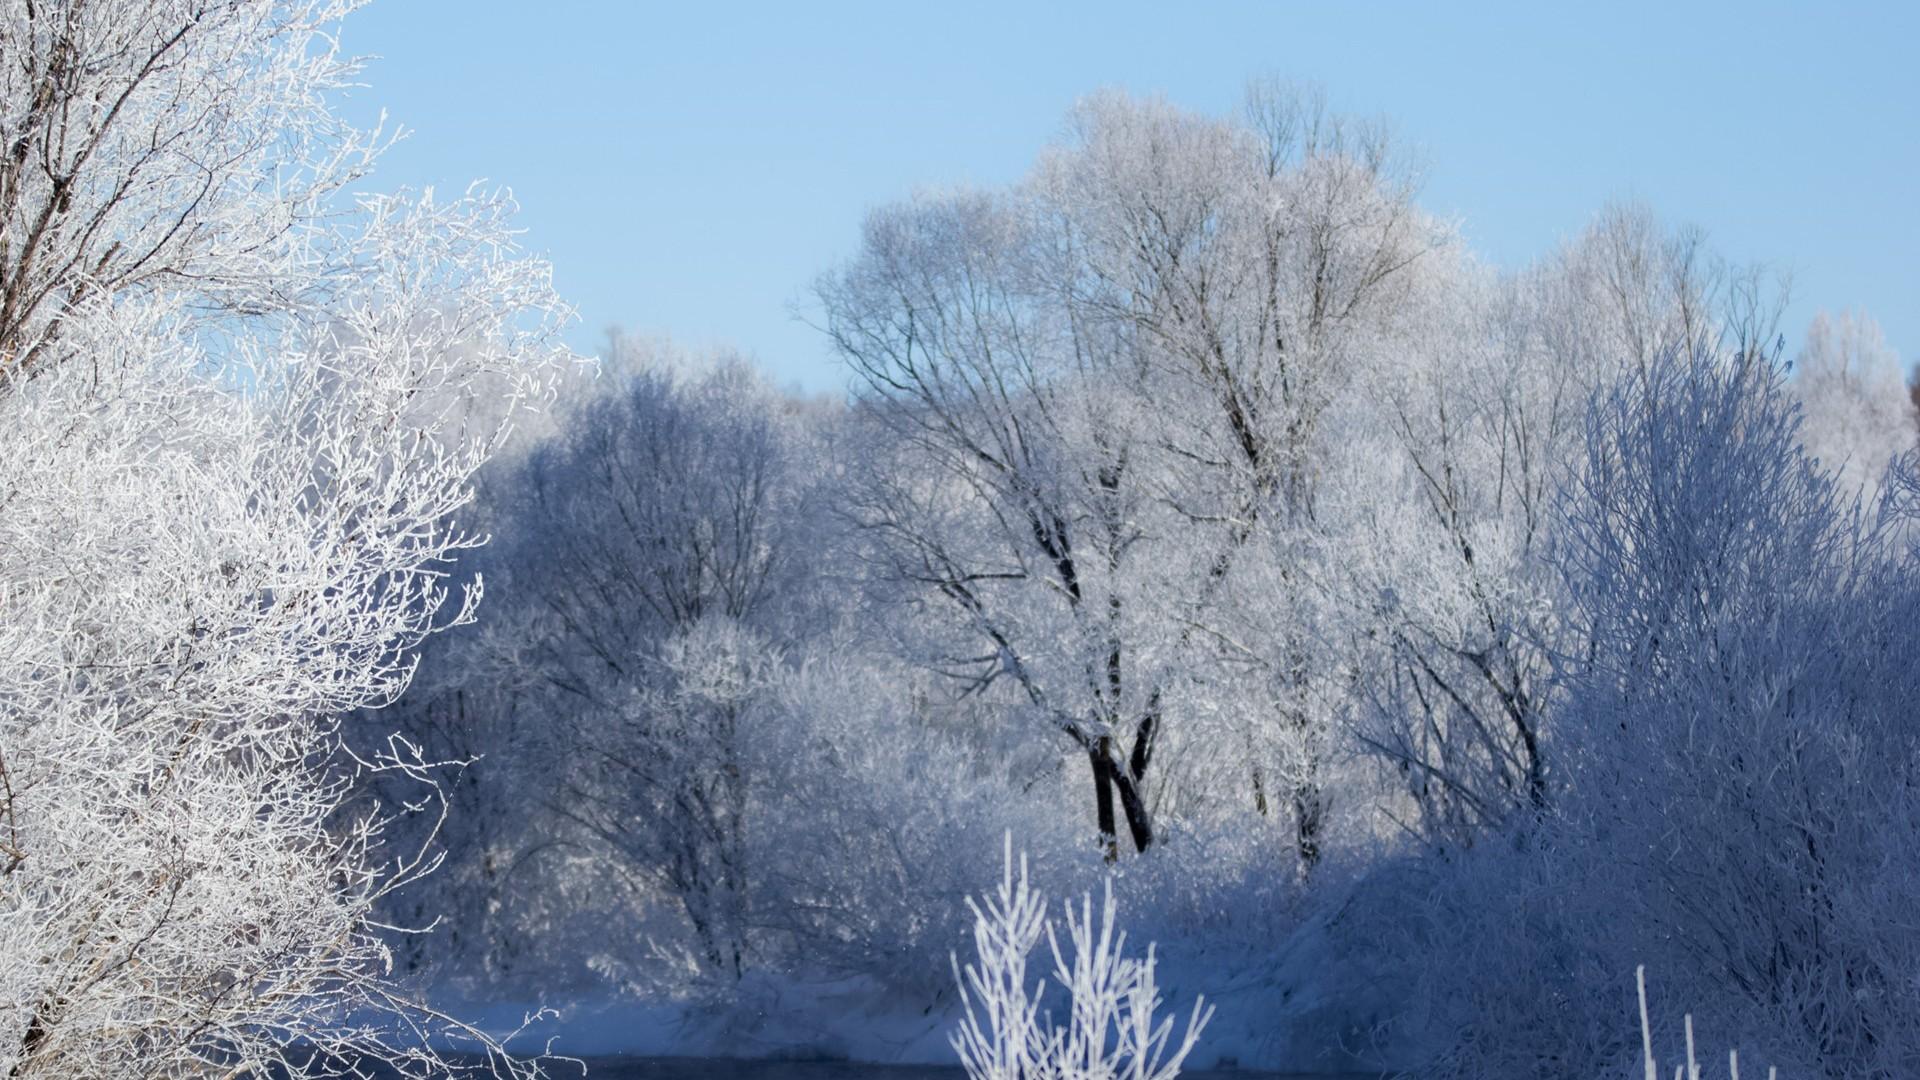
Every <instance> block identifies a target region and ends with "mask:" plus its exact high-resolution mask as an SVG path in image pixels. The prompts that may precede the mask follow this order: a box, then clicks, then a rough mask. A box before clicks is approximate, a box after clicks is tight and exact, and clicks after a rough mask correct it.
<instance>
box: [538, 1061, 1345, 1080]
mask: <svg viewBox="0 0 1920 1080" xmlns="http://www.w3.org/2000/svg"><path fill="white" fill-rule="evenodd" d="M588 1065H589V1070H588V1074H587V1075H588V1076H589V1077H591V1078H593V1080H963V1078H964V1077H965V1076H966V1074H965V1073H963V1072H962V1071H961V1070H960V1069H959V1068H958V1067H954V1066H935V1065H856V1064H851V1063H848V1062H844V1061H742V1060H736V1059H731V1058H644V1057H613V1058H595V1059H592V1060H590V1061H589V1062H588ZM556 1075H564V1074H563V1073H561V1072H560V1071H559V1070H556ZM1180 1075H1181V1077H1182V1078H1183V1080H1358V1075H1357V1074H1347V1075H1346V1076H1337V1075H1334V1074H1327V1073H1316V1074H1306V1073H1268V1072H1251V1071H1240V1070H1235V1071H1227V1072H1218V1071H1205V1072H1183V1073H1181V1074H1180Z"/></svg>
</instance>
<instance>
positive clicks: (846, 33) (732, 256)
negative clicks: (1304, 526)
mask: <svg viewBox="0 0 1920 1080" xmlns="http://www.w3.org/2000/svg"><path fill="white" fill-rule="evenodd" d="M1457 6H1458V5H1449V4H1434V3H1428V4H1419V5H1414V4H1406V5H1398V4H1359V3H1354V4H1333V3H1313V4H1308V3H1265V4H1257V3H1217V4H1210V3H1199V2H1188V3H1180V4H1173V3H1168V4H1162V5H1148V4H1136V3H1124V2H1122V3H1104V4H1091V3H1085V4H1082V3H1056V4H1040V3H1024V4H1022V3H1007V4H1002V3H951V2H949V3H943V4H917V5H915V4H906V3H893V4H885V3H873V4H851V3H849V4H836V3H825V2H821V3H808V4H801V3H783V4H773V3H766V4H744V5H727V4H719V3H677V4H654V3H639V2H635V3H625V2H614V0H548V2H546V3H544V4H539V5H530V4H527V3H526V2H525V0H516V2H505V0H381V2H378V3H375V4H373V5H372V6H371V7H369V8H367V9H365V10H363V11H361V12H359V13H357V14H355V15H354V16H352V17H351V18H350V19H349V21H348V23H347V25H346V28H345V31H344V33H343V42H344V45H345V48H346V49H347V50H348V51H349V52H352V53H357V54H374V55H377V56H378V57H379V58H380V59H378V60H377V61H376V62H374V63H373V64H372V65H371V66H370V68H369V69H368V71H367V73H366V81H367V82H368V83H369V84H370V86H369V87H368V88H367V89H366V90H362V91H359V92H357V93H356V95H355V98H354V100H353V102H352V103H351V105H350V114H351V115H355V116H358V117H366V116H369V115H371V113H372V110H374V109H375V108H379V107H384V108H385V109H386V110H387V111H388V112H389V114H390V115H391V117H392V119H393V120H395V121H397V122H399V123H400V124H402V125H404V126H406V127H407V128H408V129H410V130H411V131H412V132H413V134H412V135H411V136H410V137H409V138H408V140H407V141H405V142H404V143H402V144H401V145H400V146H399V147H398V148H396V149H395V150H394V151H393V152H392V154H391V155H390V156H389V157H388V158H387V159H386V160H385V162H384V163H383V164H382V166H381V170H380V184H379V186H382V187H392V186H399V185H410V186H419V185H423V184H434V185H437V186H439V187H442V188H453V189H459V188H463V187H464V186H465V185H466V183H467V182H468V181H470V180H473V179H477V178H482V177H484V178H487V179H489V180H492V181H494V182H497V183H502V184H506V185H509V186H511V187H512V188H513V189H514V192H515V194H516V195H517V196H518V197H519V199H520V201H521V203H522V205H523V208H524V213H523V217H522V221H523V224H524V225H525V226H526V227H527V229H528V237H527V242H528V245H529V246H530V247H532V248H534V249H535V250H539V251H541V252H543V253H545V254H546V255H548V256H549V257H550V258H551V259H552V260H553V262H554V265H555V277H556V280H557V284H558V286H559V288H560V290H561V291H562V292H563V293H564V294H565V295H566V296H567V297H568V298H569V299H570V300H571V301H572V302H573V303H574V304H576V305H577V306H578V308H579V309H580V313H581V317H582V320H581V324H580V326H579V327H577V328H576V330H575V332H574V336H573V340H574V342H575V344H576V345H578V346H579V347H582V348H591V347H592V346H593V345H594V344H595V343H596V342H597V341H598V340H599V339H600V337H601V333H602V331H603V330H604V329H605V328H606V327H608V326H610V325H613V324H619V325H621V326H623V327H625V328H627V329H628V330H630V331H633V332H638V333H648V334H664V335H669V336H671V337H673V338H675V339H677V340H679V341H682V342H685V343H687V344H690V345H696V346H698V345H710V344H733V345H736V346H738V347H740V348H741V349H743V350H745V351H746V352H748V353H750V354H751V355H753V356H754V357H755V358H756V359H758V360H759V361H760V362H761V363H762V364H764V365H765V366H766V367H767V368H769V369H770V370H771V371H773V372H774V373H775V374H776V376H777V377H779V378H780V379H781V380H782V381H784V382H789V383H796V384H799V385H802V386H804V387H806V388H809V389H813V390H834V389H838V388H840V387H842V386H844V385H845V382H846V380H845V377H844V375H843V373H842V372H840V371H839V369H838V368H837V367H836V366H835V365H834V363H833V361H832V359H831V356H830V354H829V352H828V350H827V348H826V347H825V345H824V343H823V342H822V340H821V339H820V336H819V334H818V333H817V332H815V331H814V330H812V329H810V328H809V327H808V326H806V325H805V324H804V323H802V322H800V321H797V320H795V319H794V317H793V313H794V310H795V307H796V305H799V306H801V307H802V308H803V309H804V306H805V304H806V301H807V290H808V288H809V285H810V283H811V282H812V280H813V279H814V278H815V277H816V276H817V275H818V274H819V273H820V272H821V271H822V270H824V269H826V268H828V267H829V266H831V265H833V264H834V263H836V262H837V261H839V260H841V259H844V258H846V257H847V256H848V255H849V254H851V251H852V248H853V245H854V244H855V242H856V241H857V238H858V230H859V223H860V219H861V216H862V214H863V213H864V212H865V211H866V209H867V208H869V207H871V206H874V205H876V204H879V203H884V202H888V201H891V200H894V199H897V198H900V197H902V196H904V195H906V194H907V193H909V192H910V191H912V190H913V189H914V188H915V187H916V186H922V185H945V184H953V183H975V184H1000V183H1005V182H1009V181H1012V180H1015V179H1017V178H1018V177H1019V176H1020V175H1021V174H1022V173H1024V171H1025V170H1026V168H1027V166H1028V164H1029V163H1030V162H1031V161H1032V160H1033V157H1034V155H1035V153H1036V152H1037V151H1038V150H1039V149H1040V148H1041V147H1042V146H1043V145H1044V144H1045V143H1046V142H1047V141H1048V140H1049V139H1051V138H1052V137H1053V136H1054V135H1055V134H1056V132H1057V131H1058V129H1059V126H1060V123H1061V118H1062V116H1063V115H1064V113H1065V111H1066V109H1067V107H1068V106H1069V105H1070V104H1071V103H1072V102H1073V101H1074V100H1075V99H1076V98H1078V97H1079V96H1081V95H1083V94H1085V93H1088V92H1090V91H1093V90H1095V89H1098V88H1100V87H1105V86H1122V87H1125V88H1127V89H1129V90H1132V91H1135V92H1139V93H1157V94H1162V95H1164V96H1165V97H1167V98H1168V99H1169V100H1171V101H1173V102H1175V103H1176V104H1180V105H1183V106H1187V107H1190V108H1193V109H1197V110H1201V111H1207V112H1225V111H1227V110H1230V109H1232V108H1234V107H1236V106H1237V103H1238V100H1239V96H1240V93H1241V91H1242V88H1243V87H1244V85H1245V82H1246V80H1247V79H1248V78H1249V77H1250V76H1254V75H1259V74H1264V73H1272V74H1278V75H1280V76H1283V77H1286V78H1293V79H1300V80H1306V81H1314V82H1318V83H1320V84H1322V85H1323V86H1325V88H1326V90H1327V92H1328V95H1329V98H1330V100H1331V101H1332V103H1333V104H1334V105H1335V106H1336V107H1337V108H1340V109H1341V110H1343V111H1350V112H1359V113H1367V114H1381V115H1384V116H1386V117H1388V118H1389V119H1391V120H1392V121H1393V123H1394V125H1395V128H1396V130H1397V131H1398V133H1399V134H1400V136H1401V137H1402V138H1403V139H1404V140H1405V141H1407V142H1408V143H1410V144H1412V145H1413V146H1415V147H1417V149H1418V150H1419V152H1420V155H1421V157H1422V159H1423V160H1424V162H1425V165H1426V169H1425V175H1426V183H1425V187H1424V195H1423V198H1422V202H1423V204H1424V205H1425V206H1426V207H1427V208H1428V209H1429V210H1432V211H1434V212H1437V213H1440V214H1442V215H1444V216H1448V217H1452V218H1456V219H1457V220H1459V221H1460V222H1461V225H1462V227H1463V230H1464V232H1465V233H1466V235H1467V237H1468V239H1469V240H1470V242H1471V243H1472V244H1473V246H1474V248H1475V249H1476V250H1477V251H1479V252H1480V253H1481V254H1482V256H1483V257H1485V258H1487V259H1489V260H1490V261H1492V262H1494V263H1496V264H1498V265H1503V266H1518V265H1521V264H1524V263H1525V262H1526V261H1528V260H1529V259H1531V258H1533V257H1534V256H1536V255H1538V254H1540V253H1542V252H1544V251H1546V250H1548V249H1549V248H1551V247H1552V246H1553V245H1554V244H1555V243H1557V242H1558V241H1559V240H1561V239H1563V238H1565V237H1567V236H1569V235H1571V234H1573V233H1575V232H1577V231H1578V230H1579V229H1580V228H1581V227H1582V226H1583V225H1584V224H1585V223H1586V222H1587V221H1588V220H1589V219H1590V218H1591V216H1592V215H1593V214H1594V212H1595V211H1597V210H1598V209H1599V208H1600V206H1601V205H1602V204H1603V203H1604V202H1606V201H1607V200H1608V199H1610V198H1615V197H1629V198H1639V199H1642V200H1645V201H1646V202H1648V203H1649V204H1651V205H1652V206H1653V207H1654V209H1655V210H1656V211H1658V212H1659V213H1660V214H1661V216H1662V217H1663V218H1665V219H1666V220H1668V221H1671V222H1689V223H1692V224H1696V225H1699V226H1702V227H1704V228H1705V229H1707V230H1708V232H1709V234H1710V235H1711V237H1712V239H1713V241H1714V243H1715V245H1716V246H1717V247H1718V248H1719V249H1720V250H1721V251H1722V252H1724V253H1725V254H1727V255H1728V256H1730V257H1732V258H1734V259H1736V260H1740V261H1747V260H1755V259H1760V260H1765V261H1767V262H1769V263H1770V264H1774V265H1777V266H1780V267H1783V268H1785V269H1787V270H1789V271H1791V272H1792V274H1793V277H1794V294H1795V303H1794V306H1793V308H1792V309H1791V310H1790V311H1789V314H1788V320H1787V325H1786V327H1785V329H1786V331H1787V334H1788V338H1789V342H1790V344H1791V343H1792V342H1793V341H1794V340H1795V339H1796V338H1797V337H1798V335H1799V334H1800V332H1801V331H1802V330H1803V328H1804V327H1805V325H1806V322H1807V320H1808V319H1810V318H1811V316H1812V314H1813V312H1814V311H1815V310H1817V309H1819V308H1822V307H1825V308H1830V309H1838V308H1842V307H1850V306H1860V307H1864V308H1865V309H1866V310H1867V311H1868V312H1869V313H1870V314H1871V315H1873V316H1874V317H1875V318H1876V319H1878V320H1879V321H1880V323H1881V325H1882V326H1883V327H1884V329H1885V330H1886V334H1887V338H1888V340H1889V342H1890V343H1891V344H1892V345H1893V346H1894V348H1895V349H1896V350H1898V351H1899V353H1900V354H1901V356H1902V357H1903V359H1904V360H1905V361H1906V362H1908V363H1911V362H1913V361H1914V360H1916V359H1920V197H1917V196H1920V190H1917V188H1920V3H1912V2H1908V3H1886V4H1879V5H1845V4H1831V5H1822V6H1821V7H1819V8H1817V9H1816V8H1815V7H1814V6H1812V5H1807V6H1784V5H1769V4H1762V3H1752V2H1749V3H1741V4H1702V5H1692V6H1688V7H1686V8H1685V9H1684V10H1667V8H1666V7H1665V6H1661V5H1647V6H1634V5H1624V4H1608V5H1598V4H1594V5H1563V4H1525V5H1521V4H1515V5H1503V6H1478V7H1475V8H1474V9H1473V10H1472V11H1462V10H1455V8H1456V7H1457ZM535 10H538V12H539V14H537V15H530V14H529V12H531V11H535Z"/></svg>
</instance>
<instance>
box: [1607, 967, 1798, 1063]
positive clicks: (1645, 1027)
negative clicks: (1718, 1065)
mask: <svg viewBox="0 0 1920 1080" xmlns="http://www.w3.org/2000/svg"><path fill="white" fill-rule="evenodd" d="M1633 980H1634V983H1635V984H1636V989H1638V990H1639V992H1640V1060H1641V1064H1642V1065H1643V1066H1644V1067H1645V1069H1646V1080H1660V1063H1659V1062H1658V1061H1656V1060H1655V1059H1654V1056H1653V1025H1652V1024H1651V1023H1650V1022H1649V1021H1648V1020H1647V969H1646V968H1645V967H1637V968H1634V969H1633ZM1684 1023H1685V1024H1686V1029H1687V1063H1686V1064H1685V1065H1675V1066H1674V1067H1673V1076H1674V1080H1682V1078H1683V1077H1684V1078H1685V1080H1700V1062H1699V1060H1698V1059H1697V1058H1695V1057H1694V1051H1693V1015H1692V1014H1691V1013H1689V1014H1688V1015H1687V1017H1686V1020H1685V1021H1684ZM1778 1075H1779V1070H1777V1069H1771V1068H1770V1069H1768V1070H1767V1080H1776V1078H1777V1077H1778ZM1727 1076H1728V1078H1729V1080H1740V1051H1738V1050H1729V1051H1727Z"/></svg>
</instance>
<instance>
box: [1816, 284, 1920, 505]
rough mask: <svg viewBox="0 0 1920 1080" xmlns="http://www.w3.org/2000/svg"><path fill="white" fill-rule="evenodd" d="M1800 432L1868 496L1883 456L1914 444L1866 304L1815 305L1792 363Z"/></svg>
mask: <svg viewBox="0 0 1920 1080" xmlns="http://www.w3.org/2000/svg"><path fill="white" fill-rule="evenodd" d="M1792 386H1793V390H1794V395H1795V396H1796V397H1797V398H1798V399H1799V401H1800V408H1801V411H1802V421H1801V425H1800V438H1801V441H1802V442H1804V443H1805V445H1806V447H1807V452H1808V453H1810V454H1812V455H1813V456H1814V457H1815V458H1817V459H1819V461H1820V462H1821V463H1822V464H1824V465H1825V466H1826V467H1827V468H1828V469H1831V470H1833V471H1834V472H1835V473H1836V474H1837V475H1838V476H1839V478H1840V482H1841V484H1842V485H1843V486H1844V487H1846V488H1848V489H1851V490H1858V491H1862V492H1864V493H1865V494H1867V495H1868V496H1869V497H1871V495H1872V493H1874V492H1875V491H1877V490H1878V489H1879V485H1880V478H1881V474H1882V473H1884V472H1885V471H1886V467H1887V462H1888V461H1889V460H1890V459H1892V458H1894V457H1896V456H1898V455H1900V454H1903V453H1906V452H1907V451H1909V450H1912V449H1913V448H1914V442H1915V434H1916V433H1915V430H1914V423H1915V416H1916V414H1915V412H1914V408H1913V404H1912V401H1911V399H1910V397H1909V394H1908V390H1907V386H1906V382H1905V379H1904V378H1903V376H1902V372H1901V368H1900V358H1899V357H1898V356H1897V355H1896V354H1895V353H1894V351H1893V350H1892V349H1891V348H1889V347H1888V345H1887V342H1886V338H1885V337H1883V336H1882V335H1881V333H1880V326H1879V324H1878V323H1875V322H1874V321H1873V320H1872V319H1871V318H1869V317H1868V316H1867V315H1866V314H1865V313H1864V312H1851V311H1849V312H1842V313H1841V314H1840V315H1839V316H1838V317H1837V318H1836V317H1831V316H1829V315H1828V314H1827V313H1826V312H1824V311H1823V312H1820V313H1819V314H1817V315H1815V316H1814V317H1813V324H1812V325H1811V326H1809V327H1808V328H1807V338H1806V342H1805V343H1804V344H1803V345H1802V346H1801V347H1800V354H1799V357H1798V358H1797V359H1796V360H1795V361H1794V364H1793V382H1792Z"/></svg>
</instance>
